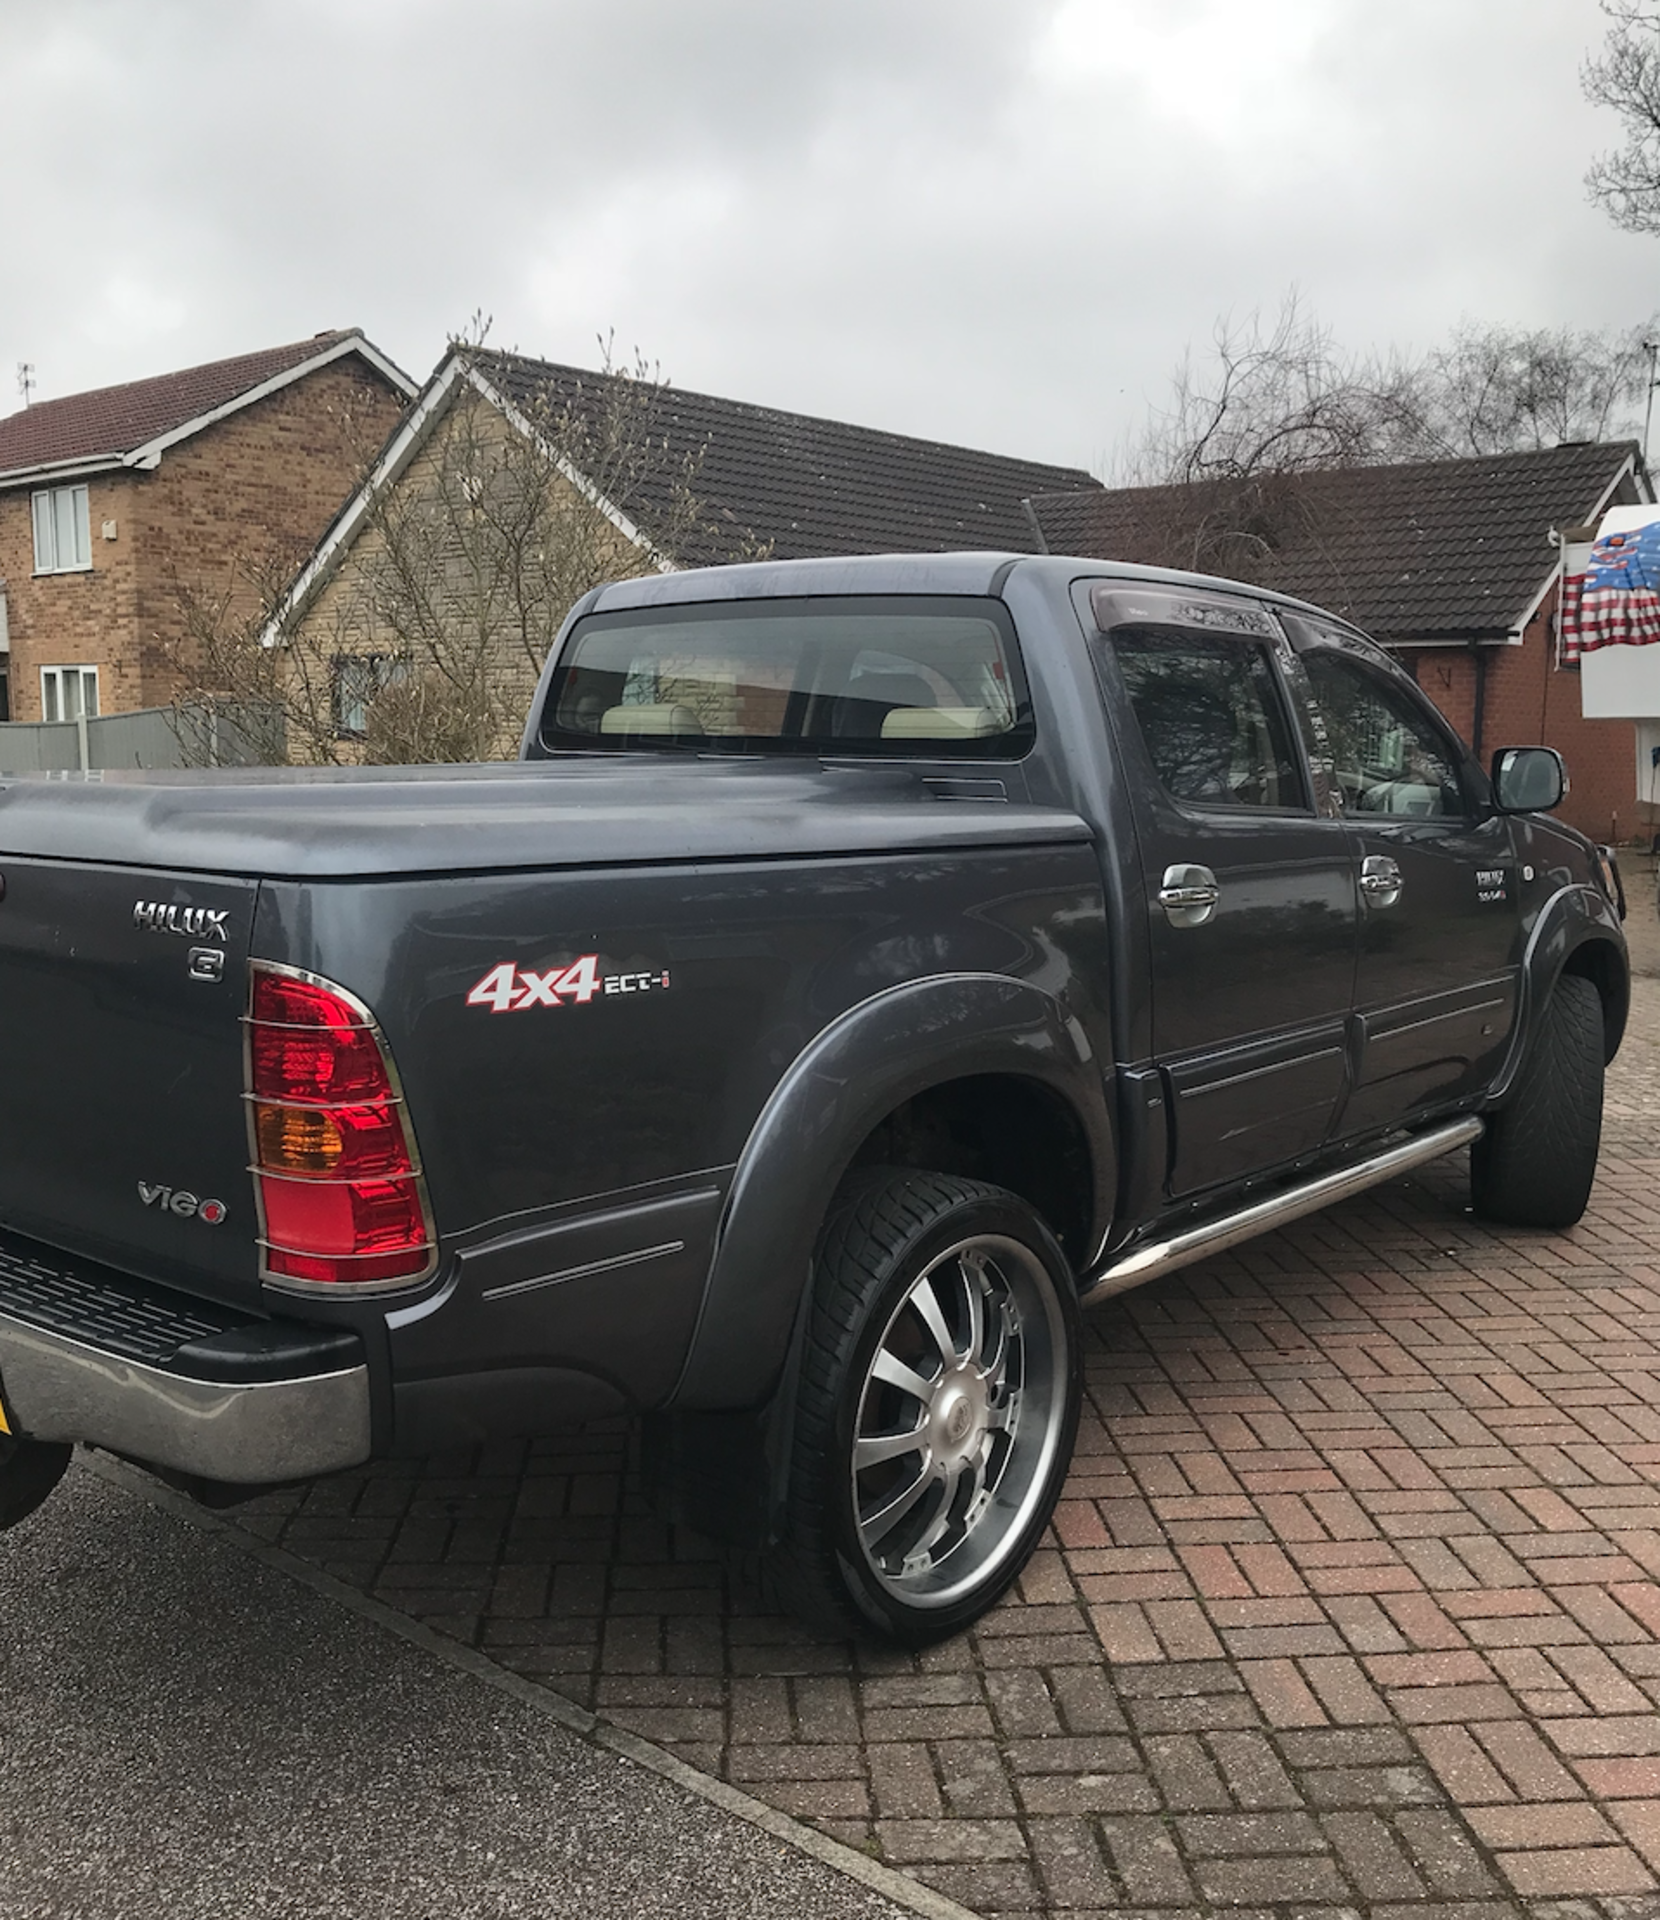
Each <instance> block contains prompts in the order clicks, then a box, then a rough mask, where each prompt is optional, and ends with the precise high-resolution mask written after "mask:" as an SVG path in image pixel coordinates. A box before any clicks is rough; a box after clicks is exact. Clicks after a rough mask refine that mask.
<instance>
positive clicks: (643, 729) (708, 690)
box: [541, 597, 1032, 759]
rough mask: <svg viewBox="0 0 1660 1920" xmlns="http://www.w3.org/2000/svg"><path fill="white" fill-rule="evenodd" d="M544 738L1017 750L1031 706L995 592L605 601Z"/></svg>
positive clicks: (692, 746)
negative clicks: (980, 595)
mask: <svg viewBox="0 0 1660 1920" xmlns="http://www.w3.org/2000/svg"><path fill="white" fill-rule="evenodd" d="M541 740H542V744H543V745H544V746H546V747H550V748H554V749H559V748H573V747H580V748H585V749H588V750H590V751H592V750H594V749H599V750H602V751H603V750H611V751H627V750H630V749H632V750H635V751H639V750H642V749H644V750H653V751H680V752H693V753H698V752H703V753H757V754H762V753H786V754H787V753H800V754H813V755H824V756H830V757H838V756H852V755H867V754H868V755H879V756H895V757H908V758H912V759H938V758H945V759H958V758H964V759H984V758H996V759H1010V758H1013V757H1016V756H1018V755H1020V754H1023V753H1025V752H1026V750H1027V749H1028V748H1029V747H1030V745H1031V743H1032V717H1031V707H1030V702H1029V701H1028V699H1027V697H1026V683H1025V678H1024V676H1023V674H1022V673H1021V670H1020V662H1019V655H1018V652H1017V649H1016V644H1015V637H1014V632H1013V628H1012V626H1011V625H1010V622H1009V618H1008V615H1007V612H1006V611H1005V610H1004V608H1003V607H1002V605H1001V604H1000V603H999V602H997V601H991V600H978V599H976V600H957V599H949V600H946V599H940V600H928V599H920V598H910V597H907V598H904V599H891V600H852V599H836V600H795V601H785V602H780V601H776V600H770V601H758V602H755V603H752V604H748V605H744V604H736V605H734V604H715V605H710V606H690V607H675V608H672V609H667V608H645V609H640V610H639V611H630V612H626V613H615V614H596V615H592V616H590V618H588V619H587V620H584V621H582V622H581V623H580V625H578V627H577V628H576V630H575V631H574V633H573V634H572V636H571V638H570V640H569V641H568V642H567V643H566V646H565V650H564V653H563V655H562V657H561V659H560V662H559V666H558V668H557V669H556V671H555V673H554V675H553V678H552V681H551V684H550V686H549V689H548V696H547V704H546V706H545V708H544V710H543V719H542V729H541Z"/></svg>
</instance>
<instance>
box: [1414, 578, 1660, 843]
mask: <svg viewBox="0 0 1660 1920" xmlns="http://www.w3.org/2000/svg"><path fill="white" fill-rule="evenodd" d="M1554 609H1555V597H1554V595H1552V596H1551V598H1549V599H1547V601H1546V603H1545V605H1544V606H1543V607H1542V608H1541V609H1540V612H1539V614H1538V616H1537V617H1536V618H1535V619H1534V620H1533V621H1531V622H1530V623H1529V625H1528V628H1527V631H1526V633H1525V634H1524V636H1523V639H1522V644H1521V645H1520V646H1519V647H1506V646H1492V647H1485V648H1484V649H1483V657H1484V658H1485V660H1486V662H1487V668H1486V671H1487V688H1486V698H1485V702H1484V712H1483V717H1482V726H1481V739H1480V740H1479V741H1478V740H1476V739H1475V737H1474V733H1475V704H1476V698H1475V696H1476V662H1475V661H1474V660H1473V659H1472V657H1471V655H1470V652H1469V650H1468V649H1466V648H1463V647H1404V648H1402V649H1401V650H1400V656H1399V657H1400V659H1401V662H1402V664H1403V665H1404V666H1406V667H1407V669H1408V670H1409V671H1411V672H1415V673H1416V675H1417V679H1418V684H1419V685H1420V686H1421V687H1422V688H1423V690H1424V692H1425V693H1427V694H1428V695H1429V697H1430V698H1431V699H1432V700H1433V701H1434V702H1435V704H1436V706H1438V707H1439V708H1440V709H1441V711H1442V712H1443V713H1444V714H1445V715H1446V716H1447V718H1448V719H1449V720H1450V721H1451V722H1452V724H1453V725H1454V726H1455V727H1456V728H1457V729H1458V731H1459V732H1460V733H1461V734H1462V735H1463V737H1464V738H1465V739H1466V740H1468V741H1470V743H1471V744H1472V745H1473V746H1475V747H1476V748H1477V749H1478V754H1477V757H1478V758H1479V759H1480V761H1481V763H1482V765H1483V766H1488V765H1490V764H1491V763H1492V758H1493V753H1494V750H1495V749H1496V748H1498V747H1526V746H1545V747H1555V749H1556V750H1557V752H1558V753H1560V754H1561V755H1562V757H1563V759H1564V760H1565V761H1566V762H1567V765H1568V776H1569V781H1570V785H1571V790H1570V792H1569V794H1568V797H1567V799H1566V800H1565V801H1564V802H1563V803H1562V805H1561V806H1560V807H1559V808H1558V809H1557V817H1558V818H1559V819H1562V820H1566V821H1567V822H1568V824H1569V825H1570V826H1574V827H1578V828H1579V830H1580V831H1581V832H1582V833H1587V834H1589V835H1590V836H1591V837H1592V839H1594V840H1636V839H1639V838H1641V839H1647V838H1648V836H1649V835H1650V834H1651V833H1652V832H1653V831H1654V830H1655V827H1656V825H1660V822H1657V821H1656V820H1655V819H1654V818H1653V814H1654V809H1653V808H1651V807H1650V806H1648V804H1647V803H1646V802H1644V803H1641V804H1640V803H1639V802H1638V799H1637V778H1636V752H1637V739H1636V729H1635V726H1634V724H1633V722H1631V721H1630V720H1587V719H1586V718H1585V717H1584V716H1583V714H1582V713H1581V712H1580V704H1579V674H1578V673H1577V671H1574V670H1573V669H1564V668H1561V667H1558V666H1557V665H1556V645H1555V641H1554V639H1553V638H1552V635H1551V630H1550V618H1551V615H1552V613H1553V612H1554Z"/></svg>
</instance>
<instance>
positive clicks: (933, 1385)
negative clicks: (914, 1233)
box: [851, 1234, 1067, 1608]
mask: <svg viewBox="0 0 1660 1920" xmlns="http://www.w3.org/2000/svg"><path fill="white" fill-rule="evenodd" d="M1065 1353H1066V1329H1065V1325H1064V1322H1063V1320H1062V1317H1061V1312H1060V1306H1059V1303H1058V1302H1057V1300H1056V1298H1055V1293H1054V1282H1053V1280H1052V1279H1051V1277H1050V1275H1049V1274H1048V1272H1047V1270H1046V1269H1045V1267H1044V1265H1043V1263H1042V1262H1041V1261H1040V1260H1039V1258H1038V1256H1037V1254H1036V1253H1035V1252H1034V1251H1033V1250H1032V1249H1030V1248H1029V1247H1026V1246H1023V1245H1022V1244H1021V1243H1020V1242H1019V1241H1018V1240H1013V1239H1008V1238H1006V1237H1004V1236H1003V1235H1000V1234H983V1235H978V1236H976V1237H975V1238H973V1239H968V1240H962V1241H959V1242H958V1243H957V1244H956V1245H955V1246H952V1247H950V1248H948V1249H947V1250H946V1251H945V1252H944V1253H942V1254H940V1255H939V1256H938V1257H937V1258H936V1259H934V1260H932V1261H930V1262H929V1264H928V1265H927V1266H926V1267H925V1268H924V1269H923V1271H922V1272H921V1273H920V1274H919V1275H918V1276H917V1278H916V1279H915V1280H914V1281H913V1282H912V1283H911V1285H910V1286H909V1288H907V1290H906V1292H905V1294H904V1296H903V1297H902V1298H901V1300H900V1302H899V1304H898V1305H897V1306H896V1307H895V1308H894V1310H893V1313H892V1314H891V1315H890V1316H889V1319H888V1322H887V1325H886V1326H885V1327H884V1328H883V1330H882V1334H881V1337H880V1339H878V1341H877V1342H876V1346H875V1348H874V1350H873V1352H872V1354H871V1359H870V1364H869V1366H868V1368H867V1369H866V1374H865V1382H864V1387H863V1390H862V1392H861V1394H860V1396H859V1407H858V1413H857V1416H856V1419H855V1423H854V1433H853V1451H852V1463H851V1464H852V1492H853V1514H854V1522H855V1526H856V1529H857V1534H858V1541H859V1545H860V1547H861V1548H862V1550H863V1552H864V1556H865V1560H866V1562H867V1563H868V1565H869V1567H870V1569H871V1571H872V1573H873V1574H874V1575H875V1577H876V1579H877V1581H878V1583H879V1584H880V1585H881V1586H883V1587H885V1588H886V1589H887V1590H888V1591H889V1592H890V1593H891V1594H893V1595H894V1596H895V1598H897V1599H899V1600H902V1601H903V1602H904V1603H905V1604H906V1605H908V1606H911V1607H923V1608H929V1607H946V1606H950V1605H951V1604H953V1602H955V1601H956V1600H958V1599H959V1598H961V1596H962V1595H963V1594H964V1592H965V1591H966V1590H967V1589H969V1588H971V1587H974V1586H977V1585H979V1584H980V1583H982V1582H984V1581H986V1580H987V1579H988V1578H990V1577H992V1576H993V1575H994V1574H995V1573H996V1571H997V1568H998V1565H999V1563H1000V1562H1001V1561H1002V1560H1004V1559H1005V1558H1006V1557H1007V1555H1008V1554H1009V1553H1010V1552H1011V1551H1013V1550H1014V1549H1015V1548H1016V1546H1017V1545H1019V1544H1021V1542H1022V1539H1023V1535H1024V1533H1025V1531H1026V1527H1027V1523H1028V1521H1029V1520H1030V1519H1031V1517H1032V1515H1033V1513H1034V1511H1035V1509H1036V1507H1037V1506H1038V1504H1039V1503H1040V1502H1042V1501H1043V1499H1044V1498H1045V1493H1046V1489H1047V1488H1048V1486H1049V1480H1050V1472H1051V1468H1052V1466H1053V1463H1054V1458H1055V1453H1056V1449H1057V1448H1058V1446H1059V1445H1060V1444H1061V1439H1062V1431H1063V1428H1064V1427H1065V1425H1066V1414H1067V1392H1066V1383H1065V1361H1064V1355H1065Z"/></svg>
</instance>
